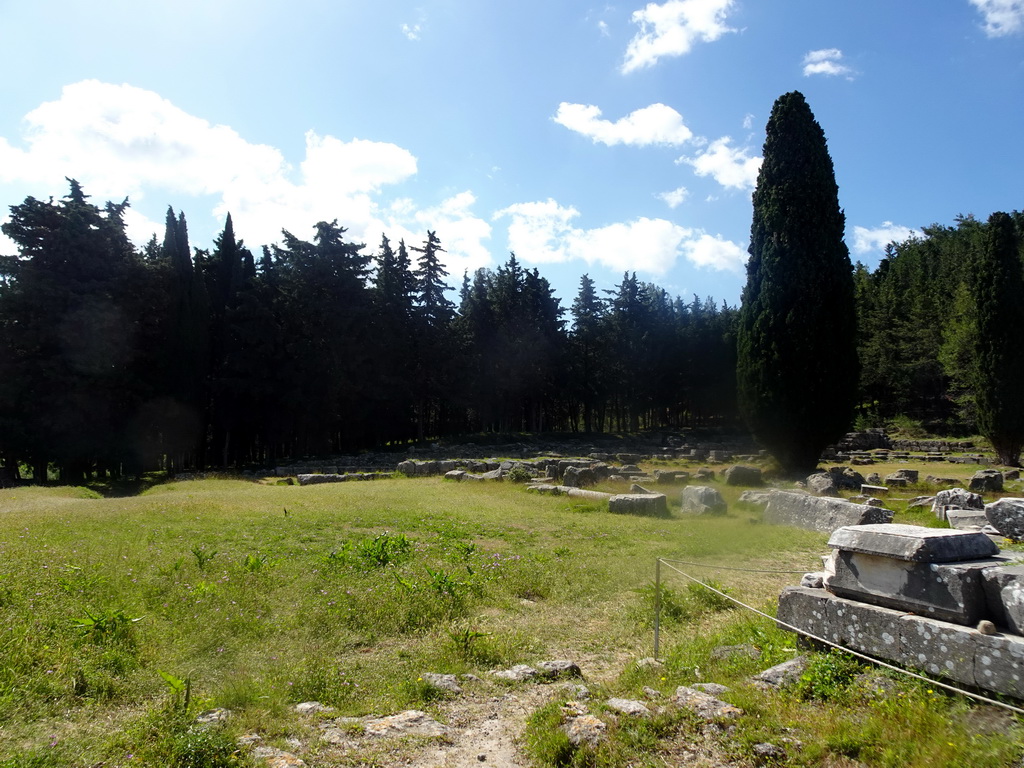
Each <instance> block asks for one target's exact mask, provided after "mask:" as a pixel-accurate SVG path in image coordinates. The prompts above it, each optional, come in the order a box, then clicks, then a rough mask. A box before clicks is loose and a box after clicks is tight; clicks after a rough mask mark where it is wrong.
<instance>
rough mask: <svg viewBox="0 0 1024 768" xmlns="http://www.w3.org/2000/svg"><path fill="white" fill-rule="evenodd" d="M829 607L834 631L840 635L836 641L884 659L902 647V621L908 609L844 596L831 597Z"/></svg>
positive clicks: (835, 634)
mask: <svg viewBox="0 0 1024 768" xmlns="http://www.w3.org/2000/svg"><path fill="white" fill-rule="evenodd" d="M827 611H828V623H829V625H830V627H831V629H832V634H833V636H838V637H839V640H837V641H836V642H839V643H841V644H842V645H845V646H846V647H847V648H852V649H853V650H855V651H860V652H861V653H866V654H869V655H871V656H878V657H879V658H882V659H891V658H892V657H893V656H894V655H895V654H896V653H897V652H898V651H899V647H900V623H899V621H900V619H901V618H902V617H903V616H906V613H905V612H903V611H897V610H893V609H891V608H882V607H879V606H876V605H867V604H866V603H860V602H857V601H855V600H846V599H844V598H841V597H835V598H833V599H832V600H830V601H829V603H828V607H827ZM829 639H831V638H829Z"/></svg>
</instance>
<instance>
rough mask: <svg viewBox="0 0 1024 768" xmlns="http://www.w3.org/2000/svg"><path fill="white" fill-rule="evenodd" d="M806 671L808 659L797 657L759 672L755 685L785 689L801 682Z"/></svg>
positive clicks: (755, 676)
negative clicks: (801, 676)
mask: <svg viewBox="0 0 1024 768" xmlns="http://www.w3.org/2000/svg"><path fill="white" fill-rule="evenodd" d="M805 669H807V657H806V656H797V657H796V658H795V659H790V660H789V661H784V662H782V663H781V664H776V665H775V666H774V667H769V668H768V669H766V670H764V671H763V672H758V673H757V674H756V675H754V677H753V681H754V685H755V687H758V688H784V687H785V686H787V685H791V684H793V683H795V682H796V681H797V680H799V679H800V675H802V674H803V673H804V670H805Z"/></svg>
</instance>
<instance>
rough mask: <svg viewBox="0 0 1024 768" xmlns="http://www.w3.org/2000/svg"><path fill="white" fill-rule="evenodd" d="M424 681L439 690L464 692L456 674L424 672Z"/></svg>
mask: <svg viewBox="0 0 1024 768" xmlns="http://www.w3.org/2000/svg"><path fill="white" fill-rule="evenodd" d="M423 682H425V683H426V684H427V685H429V686H430V687H431V688H437V689H438V690H441V691H447V692H448V693H462V688H460V687H459V681H458V679H457V678H456V677H455V675H440V674H437V673H436V672H425V673H424V674H423Z"/></svg>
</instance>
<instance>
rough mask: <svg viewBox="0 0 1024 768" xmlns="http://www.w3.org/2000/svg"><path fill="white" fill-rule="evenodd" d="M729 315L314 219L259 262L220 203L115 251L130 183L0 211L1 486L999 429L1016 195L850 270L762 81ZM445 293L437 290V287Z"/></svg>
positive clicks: (1018, 216)
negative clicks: (456, 440) (459, 448)
mask: <svg viewBox="0 0 1024 768" xmlns="http://www.w3.org/2000/svg"><path fill="white" fill-rule="evenodd" d="M766 133H767V140H766V142H765V149H764V162H763V164H762V168H761V171H760V174H759V178H758V184H757V188H756V190H755V193H754V199H753V202H754V218H753V225H752V227H751V246H750V260H749V262H748V265H747V284H746V287H745V288H744V291H743V299H742V304H741V307H739V308H736V307H730V306H728V305H727V304H724V303H723V304H722V305H718V304H717V303H716V302H715V301H714V300H713V299H710V298H708V299H703V300H702V299H699V298H698V297H693V299H692V300H691V301H689V302H686V301H683V300H682V299H681V298H679V297H673V296H670V295H669V294H668V293H667V292H666V291H665V290H664V289H662V288H660V287H659V286H657V285H654V284H651V283H645V282H642V281H639V280H638V279H637V277H636V274H635V273H632V274H631V273H628V272H627V273H626V274H625V275H624V276H623V278H622V281H621V282H620V283H619V284H618V285H617V286H614V287H613V288H612V289H605V290H598V288H597V286H596V284H595V282H594V281H593V280H591V279H590V277H589V276H588V275H583V276H582V277H581V279H580V283H579V289H578V292H577V294H576V296H575V298H574V299H573V301H572V303H571V304H570V306H569V307H568V308H565V307H563V306H562V304H561V300H560V299H559V298H557V297H556V296H555V295H554V292H553V290H552V288H551V285H550V284H549V283H548V281H547V280H546V279H545V278H544V277H542V276H541V275H540V273H539V272H538V270H536V269H532V270H530V269H526V268H524V267H523V266H522V265H521V264H520V263H519V261H518V260H517V258H516V256H515V254H511V255H510V256H509V258H508V260H507V261H506V262H505V263H504V264H502V265H501V266H498V267H497V268H496V269H494V270H491V269H480V270H477V271H476V272H474V273H472V274H469V273H467V274H465V275H464V276H463V278H462V283H461V286H460V287H459V288H458V290H457V291H455V290H454V288H453V286H450V285H449V283H448V282H447V281H448V280H449V275H448V273H447V271H446V270H445V268H444V260H443V253H444V248H443V243H442V241H441V239H440V238H439V236H438V234H437V233H436V232H434V231H428V232H427V233H426V237H425V239H424V240H423V241H422V243H419V244H416V245H407V244H406V243H405V242H404V241H400V242H398V243H397V244H393V243H392V242H391V241H390V240H389V239H388V238H387V236H386V235H384V236H382V238H381V242H380V244H379V245H378V246H377V248H376V250H375V251H374V252H368V249H367V247H366V246H365V245H364V244H362V243H355V242H352V241H350V240H349V239H348V238H347V237H346V230H345V229H344V228H343V227H340V226H339V225H338V223H337V221H334V222H330V223H328V222H319V223H317V224H316V225H315V226H314V227H313V230H314V235H313V237H312V239H310V240H303V239H300V238H299V237H297V236H295V235H293V234H292V233H290V232H287V231H284V232H283V233H282V239H281V244H280V245H272V246H264V247H263V248H261V249H260V251H259V254H258V257H257V256H256V255H254V254H253V252H252V251H251V250H250V249H249V248H247V247H246V246H245V244H244V243H243V242H242V241H241V240H239V239H238V238H237V237H236V236H235V233H234V228H233V224H232V220H231V217H230V215H229V216H228V217H227V219H226V221H225V225H224V229H223V231H222V232H221V233H220V234H219V236H218V237H217V238H216V239H215V241H214V243H213V247H212V248H210V249H202V248H194V247H192V246H191V244H190V243H189V236H188V226H187V222H186V220H185V216H184V214H183V213H181V212H179V213H177V214H176V213H175V212H174V211H173V210H171V209H168V212H167V219H166V224H165V230H164V237H163V240H162V241H161V240H158V239H157V238H156V237H154V238H153V239H152V240H151V241H150V242H149V243H148V244H147V245H146V246H145V247H144V248H141V249H137V248H135V247H134V246H133V245H132V244H131V242H130V241H129V240H128V238H127V235H126V234H125V226H124V220H123V217H124V212H125V210H126V208H127V201H125V202H123V203H120V204H114V203H110V202H108V203H106V204H105V205H104V206H103V207H102V208H101V207H99V206H96V205H94V204H93V203H92V202H90V200H89V198H88V196H87V195H86V194H85V193H84V191H83V190H82V188H81V185H79V184H78V183H77V182H76V181H73V180H70V192H69V194H68V195H67V196H66V197H64V198H62V199H61V200H57V201H54V200H53V199H50V200H48V201H41V200H37V199H35V198H32V197H29V198H26V200H25V201H24V202H22V203H21V204H18V205H14V206H11V217H10V220H9V221H8V222H7V223H6V224H4V225H3V232H4V233H5V234H6V235H7V236H8V237H9V238H11V240H13V241H14V243H15V244H16V245H17V247H18V251H19V252H18V253H17V254H15V255H7V256H2V257H0V479H2V478H3V476H6V477H8V478H10V477H12V476H14V477H17V476H18V475H19V474H20V473H22V468H23V467H27V468H28V469H27V472H26V473H27V474H31V475H32V477H33V478H34V479H36V480H45V479H46V478H47V477H48V473H49V472H51V471H53V470H55V471H56V472H57V473H58V474H59V476H60V478H61V480H62V481H64V482H80V481H81V480H83V479H85V478H87V477H89V476H94V475H100V476H103V475H115V476H120V475H126V474H128V475H137V474H139V473H141V472H145V471H150V470H160V469H162V470H167V471H172V472H173V471H180V470H186V469H202V468H209V467H243V466H268V465H272V464H274V463H275V462H279V461H282V460H285V459H293V458H299V457H303V456H311V455H323V454H329V453H350V452H357V451H360V450H364V449H372V448H382V447H388V446H391V447H395V446H398V447H400V446H403V445H407V444H410V443H412V442H415V441H424V440H431V439H436V438H440V437H450V436H455V435H467V434H473V433H516V432H525V431H529V432H584V433H590V432H637V431H640V430H646V429H656V428H658V429H673V430H674V429H680V428H683V427H693V426H706V425H733V426H735V425H738V424H739V423H740V421H742V422H743V423H744V424H745V425H746V427H747V428H748V429H749V430H750V431H751V433H752V434H753V435H754V436H755V437H756V438H757V439H758V440H759V441H760V442H761V444H762V445H764V446H765V447H767V448H768V449H769V450H770V451H771V452H772V454H773V455H774V456H775V457H776V459H778V461H779V463H780V465H781V466H782V467H783V468H784V469H788V470H791V471H794V472H795V471H798V470H804V469H809V468H810V467H813V465H814V464H815V463H816V461H817V457H818V456H819V455H820V452H821V449H822V448H824V447H825V446H826V445H827V444H828V443H829V442H832V441H834V440H835V439H837V438H838V437H840V436H841V434H842V432H843V431H845V430H846V429H848V428H849V427H851V426H857V427H868V426H883V425H885V424H887V423H890V422H891V421H892V420H893V419H896V418H900V417H902V418H903V420H904V422H906V421H907V420H909V421H912V422H919V423H920V424H921V425H922V426H923V428H927V429H930V430H931V431H935V432H940V433H943V434H947V435H952V434H975V433H981V434H983V435H985V436H986V437H988V438H989V439H990V441H991V442H992V444H993V447H994V448H995V450H996V452H997V453H998V455H999V457H1000V459H1001V460H1002V461H1003V462H1004V463H1008V464H1015V463H1017V461H1018V459H1019V454H1020V451H1021V447H1022V445H1024V355H1021V354H1020V352H1019V347H1020V343H1019V339H1018V334H1019V332H1020V329H1022V328H1024V302H1022V301H1021V296H1024V266H1022V264H1024V214H1022V213H1020V212H1017V211H1014V212H1012V213H1002V212H998V213H995V214H992V216H991V217H989V219H988V220H987V221H984V222H983V221H980V220H977V219H975V218H974V217H972V216H966V217H961V218H959V219H958V220H957V222H956V226H955V227H948V226H940V225H933V226H931V227H926V228H924V230H923V231H922V234H921V235H920V236H915V237H912V238H910V239H908V240H906V241H904V242H899V243H896V242H894V243H891V244H889V245H888V246H887V247H886V249H885V254H884V257H883V258H882V259H881V261H880V263H879V265H878V267H877V268H876V269H874V270H869V269H868V268H867V267H865V266H864V265H863V264H860V263H857V264H855V265H851V263H850V259H849V253H848V251H847V249H846V246H845V244H844V243H843V230H844V226H845V218H844V216H843V213H842V211H841V209H840V208H839V203H838V195H837V186H836V183H835V178H834V173H833V168H832V161H831V158H830V157H829V155H828V151H827V147H826V143H825V137H824V132H823V131H822V129H821V127H820V126H819V125H818V123H817V122H816V121H815V120H814V117H813V115H812V114H811V112H810V108H809V107H808V106H807V104H806V101H805V100H804V98H803V96H802V95H801V94H799V93H797V92H793V93H790V94H785V95H784V96H782V97H780V99H779V100H778V101H777V102H776V105H775V107H774V108H773V111H772V115H771V117H770V119H769V122H768V126H767V131H766ZM450 296H452V297H454V298H455V299H457V301H453V300H452V299H451V298H449V297H450Z"/></svg>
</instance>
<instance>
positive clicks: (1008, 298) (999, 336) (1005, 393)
mask: <svg viewBox="0 0 1024 768" xmlns="http://www.w3.org/2000/svg"><path fill="white" fill-rule="evenodd" d="M974 274H975V279H974V291H973V292H974V297H975V302H976V307H977V316H976V317H977V336H976V339H977V344H978V347H977V363H976V367H975V372H974V373H975V376H974V378H975V400H976V402H977V408H978V429H979V431H980V432H981V434H983V435H985V437H987V438H988V439H989V441H990V442H991V443H992V448H993V449H994V450H995V452H996V455H997V456H998V457H999V461H1000V462H1001V463H1003V464H1007V465H1011V466H1016V465H1018V464H1019V462H1020V452H1021V446H1022V444H1024V356H1022V355H1021V354H1020V350H1019V340H1018V338H1017V336H1018V334H1019V333H1020V329H1021V327H1024V304H1022V303H1021V296H1024V277H1022V275H1021V263H1020V257H1019V256H1018V243H1017V234H1016V232H1015V229H1014V224H1013V219H1012V218H1010V216H1009V215H1008V214H1006V213H993V214H992V216H991V217H989V220H988V231H987V232H986V233H985V238H984V241H983V245H982V248H981V253H980V256H979V262H978V264H977V268H976V269H975V272H974Z"/></svg>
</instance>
